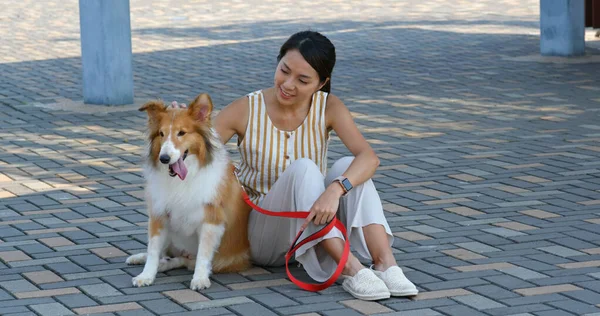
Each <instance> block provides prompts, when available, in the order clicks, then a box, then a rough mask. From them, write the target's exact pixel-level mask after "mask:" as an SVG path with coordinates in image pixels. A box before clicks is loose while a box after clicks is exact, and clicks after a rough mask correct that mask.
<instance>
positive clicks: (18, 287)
mask: <svg viewBox="0 0 600 316" xmlns="http://www.w3.org/2000/svg"><path fill="white" fill-rule="evenodd" d="M0 286H2V288H4V289H5V290H7V291H9V292H11V293H20V292H31V291H37V290H38V288H37V287H36V286H35V285H33V284H31V283H29V282H28V281H26V280H17V281H4V282H0Z"/></svg>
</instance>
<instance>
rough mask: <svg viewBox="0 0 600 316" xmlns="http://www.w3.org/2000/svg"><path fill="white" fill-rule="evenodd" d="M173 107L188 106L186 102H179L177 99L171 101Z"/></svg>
mask: <svg viewBox="0 0 600 316" xmlns="http://www.w3.org/2000/svg"><path fill="white" fill-rule="evenodd" d="M171 107H173V108H175V109H177V108H187V106H186V105H185V103H177V101H173V102H171Z"/></svg>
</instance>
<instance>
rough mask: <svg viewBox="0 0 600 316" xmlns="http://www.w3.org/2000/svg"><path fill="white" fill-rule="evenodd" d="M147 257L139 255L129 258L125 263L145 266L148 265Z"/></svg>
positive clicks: (143, 254)
mask: <svg viewBox="0 0 600 316" xmlns="http://www.w3.org/2000/svg"><path fill="white" fill-rule="evenodd" d="M146 257H147V255H146V253H138V254H135V255H131V256H129V257H127V260H125V263H127V264H144V263H146Z"/></svg>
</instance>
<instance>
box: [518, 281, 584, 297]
mask: <svg viewBox="0 0 600 316" xmlns="http://www.w3.org/2000/svg"><path fill="white" fill-rule="evenodd" d="M580 290H582V289H581V288H579V287H577V286H575V285H572V284H561V285H549V286H541V287H534V288H525V289H516V290H515V292H517V293H519V294H521V295H525V296H531V295H542V294H550V293H561V292H568V291H580Z"/></svg>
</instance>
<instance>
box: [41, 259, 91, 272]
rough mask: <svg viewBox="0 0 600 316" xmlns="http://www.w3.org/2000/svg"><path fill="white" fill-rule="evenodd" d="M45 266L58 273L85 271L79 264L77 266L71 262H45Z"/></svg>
mask: <svg viewBox="0 0 600 316" xmlns="http://www.w3.org/2000/svg"><path fill="white" fill-rule="evenodd" d="M65 261H68V260H65ZM47 267H48V268H50V269H51V270H52V271H54V272H55V273H57V274H59V275H62V274H68V273H78V272H86V271H85V269H83V268H81V267H80V266H78V265H76V264H74V263H72V262H60V263H51V264H47Z"/></svg>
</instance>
